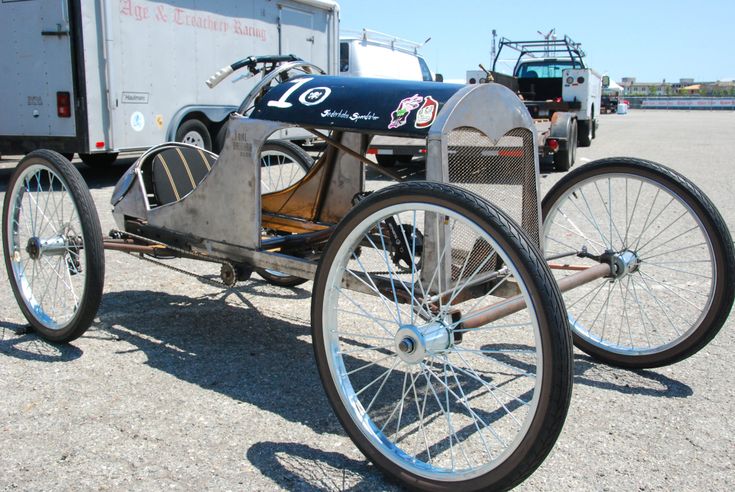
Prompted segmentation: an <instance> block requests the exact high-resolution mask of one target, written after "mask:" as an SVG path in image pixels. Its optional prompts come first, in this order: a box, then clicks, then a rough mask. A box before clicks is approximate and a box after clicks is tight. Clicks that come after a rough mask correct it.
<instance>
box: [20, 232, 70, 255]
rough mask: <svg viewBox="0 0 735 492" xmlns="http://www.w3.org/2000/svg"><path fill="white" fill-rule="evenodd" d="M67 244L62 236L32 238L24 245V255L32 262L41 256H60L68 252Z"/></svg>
mask: <svg viewBox="0 0 735 492" xmlns="http://www.w3.org/2000/svg"><path fill="white" fill-rule="evenodd" d="M68 249H69V244H68V242H67V238H65V237H64V236H54V237H50V238H48V239H41V238H39V237H35V236H34V237H32V238H30V239H28V242H27V243H26V253H28V256H30V257H31V259H32V260H38V259H39V258H41V257H42V256H54V255H55V256H60V255H65V254H66V253H67V252H68Z"/></svg>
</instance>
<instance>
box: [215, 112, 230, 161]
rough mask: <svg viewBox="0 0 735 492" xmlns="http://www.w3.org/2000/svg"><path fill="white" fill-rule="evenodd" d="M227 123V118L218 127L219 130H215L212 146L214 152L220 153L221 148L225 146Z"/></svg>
mask: <svg viewBox="0 0 735 492" xmlns="http://www.w3.org/2000/svg"><path fill="white" fill-rule="evenodd" d="M228 123H229V119H228V120H225V122H224V123H222V126H220V127H219V130H217V134H216V135H215V136H214V144H213V145H214V147H213V148H212V152H214V153H216V154H221V153H222V149H224V148H225V139H226V138H227V124H228Z"/></svg>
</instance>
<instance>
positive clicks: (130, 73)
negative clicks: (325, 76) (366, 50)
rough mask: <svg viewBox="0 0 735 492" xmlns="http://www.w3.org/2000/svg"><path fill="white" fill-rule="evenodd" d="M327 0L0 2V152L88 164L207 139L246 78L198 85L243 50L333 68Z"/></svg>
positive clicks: (331, 7) (211, 142)
mask: <svg viewBox="0 0 735 492" xmlns="http://www.w3.org/2000/svg"><path fill="white" fill-rule="evenodd" d="M338 29H339V7H338V5H337V3H336V2H334V1H331V0H166V1H148V0H105V1H94V0H14V1H10V0H2V2H0V46H2V50H1V51H0V74H2V75H1V76H0V153H5V154H20V153H26V152H29V151H31V150H33V149H36V148H41V147H43V148H50V149H54V150H57V151H60V152H62V153H65V154H71V153H74V152H78V153H80V154H81V155H82V158H83V159H84V160H85V162H88V163H90V164H97V163H104V162H111V161H112V160H114V157H115V156H116V155H117V153H118V152H121V151H134V150H141V149H146V148H148V147H150V146H152V145H155V144H158V143H161V142H164V141H167V140H180V141H181V140H186V141H189V142H191V143H198V144H200V145H201V146H204V147H206V148H210V149H211V148H212V147H215V150H217V149H216V142H217V133H218V132H219V131H220V129H221V127H222V125H223V123H224V121H226V118H227V116H228V114H229V113H230V112H231V111H232V110H233V109H235V108H237V106H238V105H239V104H240V102H241V101H242V98H243V95H244V94H247V92H248V91H249V90H250V87H251V85H253V84H255V82H256V80H255V78H254V79H251V80H248V81H240V82H239V83H237V84H232V83H227V84H221V85H219V86H217V87H216V88H215V89H213V90H210V89H208V88H207V87H206V85H205V84H204V81H205V80H206V79H207V78H208V77H209V76H210V75H211V74H213V73H214V72H216V71H217V70H218V69H219V68H221V67H222V66H225V65H228V64H230V63H232V62H234V61H235V60H238V59H242V58H246V57H247V56H251V55H275V54H294V55H296V56H299V57H301V58H303V59H304V60H307V61H309V62H311V63H313V64H315V65H317V66H320V67H322V68H324V69H325V70H326V71H327V72H330V73H336V72H337V61H338V51H337V50H338Z"/></svg>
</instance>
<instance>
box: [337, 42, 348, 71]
mask: <svg viewBox="0 0 735 492" xmlns="http://www.w3.org/2000/svg"><path fill="white" fill-rule="evenodd" d="M339 71H340V72H349V71H350V43H339Z"/></svg>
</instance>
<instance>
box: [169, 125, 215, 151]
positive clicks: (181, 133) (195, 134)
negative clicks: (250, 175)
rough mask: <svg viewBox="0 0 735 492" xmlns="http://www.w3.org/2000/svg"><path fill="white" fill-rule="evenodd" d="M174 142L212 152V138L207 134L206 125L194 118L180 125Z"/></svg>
mask: <svg viewBox="0 0 735 492" xmlns="http://www.w3.org/2000/svg"><path fill="white" fill-rule="evenodd" d="M176 141H177V142H183V143H188V144H191V145H195V146H197V147H201V148H203V149H204V150H209V151H211V150H212V136H211V135H210V134H209V130H208V129H207V125H205V124H204V123H202V122H201V121H199V120H197V119H195V118H193V119H190V120H186V121H184V122H183V123H181V125H180V126H179V129H178V130H176Z"/></svg>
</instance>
